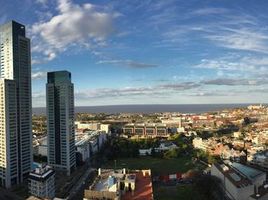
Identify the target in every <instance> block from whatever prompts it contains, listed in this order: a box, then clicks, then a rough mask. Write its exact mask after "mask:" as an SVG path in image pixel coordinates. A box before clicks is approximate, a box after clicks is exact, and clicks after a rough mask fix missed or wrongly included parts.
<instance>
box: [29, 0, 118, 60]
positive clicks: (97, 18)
mask: <svg viewBox="0 0 268 200" xmlns="http://www.w3.org/2000/svg"><path fill="white" fill-rule="evenodd" d="M57 10H58V14H57V15H55V16H53V17H51V18H50V19H49V20H47V21H40V22H38V23H35V24H34V25H33V26H32V28H31V34H32V36H33V44H34V45H33V48H32V50H33V51H34V52H39V53H43V54H44V55H46V56H47V57H48V58H47V60H52V59H54V58H55V57H56V54H57V52H62V51H65V50H67V49H68V48H69V47H70V46H90V44H94V45H98V44H100V45H103V44H104V41H105V39H106V38H107V37H108V36H110V35H111V34H112V33H113V32H114V30H115V28H114V19H115V18H116V17H118V13H115V12H110V11H109V10H107V9H106V8H104V7H100V6H95V5H93V4H90V3H86V4H83V5H78V4H74V3H73V2H72V1H70V0H58V7H57ZM47 52H49V53H47Z"/></svg>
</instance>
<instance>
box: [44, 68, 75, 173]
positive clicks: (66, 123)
mask: <svg viewBox="0 0 268 200" xmlns="http://www.w3.org/2000/svg"><path fill="white" fill-rule="evenodd" d="M46 89H47V133H48V134H47V135H48V164H49V165H51V166H53V167H54V168H55V169H56V170H57V169H60V170H63V171H65V172H67V175H70V174H71V172H72V171H73V170H74V169H75V167H76V162H75V130H74V127H75V126H74V86H73V83H72V82H71V73H70V72H68V71H57V72H48V74H47V85H46Z"/></svg>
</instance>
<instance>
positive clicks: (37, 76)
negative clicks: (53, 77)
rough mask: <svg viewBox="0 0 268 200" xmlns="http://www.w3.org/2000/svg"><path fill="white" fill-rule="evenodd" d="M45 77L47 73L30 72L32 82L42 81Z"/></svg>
mask: <svg viewBox="0 0 268 200" xmlns="http://www.w3.org/2000/svg"><path fill="white" fill-rule="evenodd" d="M46 76H47V73H46V72H43V71H38V72H32V79H33V80H36V79H42V78H45V77H46Z"/></svg>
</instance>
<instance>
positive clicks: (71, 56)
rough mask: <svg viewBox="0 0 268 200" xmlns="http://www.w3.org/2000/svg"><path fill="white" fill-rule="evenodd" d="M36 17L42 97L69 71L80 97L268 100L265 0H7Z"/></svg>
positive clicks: (13, 9) (19, 15) (85, 100)
mask: <svg viewBox="0 0 268 200" xmlns="http://www.w3.org/2000/svg"><path fill="white" fill-rule="evenodd" d="M0 5H1V7H0V13H1V15H0V23H1V24H2V23H5V22H7V21H9V20H11V19H13V20H16V21H18V22H20V23H23V24H25V25H26V26H27V36H28V37H29V38H31V40H32V78H33V82H32V83H33V106H45V83H46V72H47V71H54V70H69V71H70V72H71V73H72V77H73V83H74V84H75V97H76V98H75V104H76V105H78V106H86V105H113V104H182V103H186V104H189V103H251V102H256V103H267V102H268V87H267V86H268V79H267V77H268V14H267V8H268V1H266V0H258V1H255V0H236V1H232V0H221V1H220V0H202V1H201V0H198V1H197V0H187V1H184V0H110V1H108V0H106V1H104V0H92V1H90V0H12V1H6V0H0Z"/></svg>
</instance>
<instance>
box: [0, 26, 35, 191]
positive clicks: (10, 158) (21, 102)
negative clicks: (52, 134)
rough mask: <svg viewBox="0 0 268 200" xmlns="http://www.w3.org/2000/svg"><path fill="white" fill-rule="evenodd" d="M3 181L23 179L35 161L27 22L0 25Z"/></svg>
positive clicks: (0, 172)
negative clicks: (26, 32)
mask: <svg viewBox="0 0 268 200" xmlns="http://www.w3.org/2000/svg"><path fill="white" fill-rule="evenodd" d="M0 58H1V59H0V79H1V80H0V96H1V100H0V110H1V114H0V115H1V116H0V117H1V118H0V151H1V153H0V185H1V186H3V187H7V188H9V187H10V186H11V185H14V184H18V183H21V182H22V181H23V180H25V179H26V177H27V176H28V174H29V172H30V171H31V163H32V159H33V157H32V94H31V53H30V40H29V39H28V38H26V37H25V26H24V25H22V24H19V23H17V22H15V21H11V22H9V23H6V24H4V25H1V26H0Z"/></svg>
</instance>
